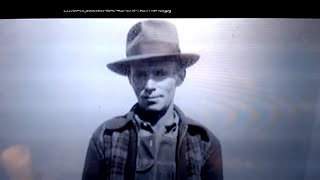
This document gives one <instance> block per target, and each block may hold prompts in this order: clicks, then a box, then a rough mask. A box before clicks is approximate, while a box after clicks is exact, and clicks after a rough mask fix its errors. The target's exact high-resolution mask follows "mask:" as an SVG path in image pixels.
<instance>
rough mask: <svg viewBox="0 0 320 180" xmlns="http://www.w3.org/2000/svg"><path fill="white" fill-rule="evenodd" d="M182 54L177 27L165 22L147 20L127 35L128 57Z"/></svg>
mask: <svg viewBox="0 0 320 180" xmlns="http://www.w3.org/2000/svg"><path fill="white" fill-rule="evenodd" d="M172 53H180V47H179V38H178V33H177V29H176V27H175V25H173V24H172V23H170V22H167V21H163V20H147V21H141V22H139V23H137V24H135V25H134V26H133V27H132V28H131V29H130V30H129V32H128V34H127V43H126V55H127V57H129V56H136V55H146V54H172Z"/></svg>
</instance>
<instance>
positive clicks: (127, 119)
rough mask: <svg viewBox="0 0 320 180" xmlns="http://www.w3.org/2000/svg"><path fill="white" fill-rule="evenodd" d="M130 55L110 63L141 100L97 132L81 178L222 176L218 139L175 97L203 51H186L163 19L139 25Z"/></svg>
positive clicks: (131, 34)
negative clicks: (179, 104) (176, 102)
mask: <svg viewBox="0 0 320 180" xmlns="http://www.w3.org/2000/svg"><path fill="white" fill-rule="evenodd" d="M126 55H127V58H125V59H123V60H120V61H116V62H114V63H110V64H108V65H107V67H108V68H109V69H110V70H112V71H113V72H115V73H117V74H120V75H124V76H127V77H128V79H129V82H130V84H131V86H132V88H133V90H134V92H135V94H136V96H137V100H138V102H137V104H136V105H134V106H133V107H132V109H131V110H130V112H129V113H127V114H126V115H123V116H119V117H115V118H113V119H110V120H108V121H106V122H104V123H103V124H102V125H100V126H99V127H98V128H97V130H96V131H95V132H94V134H93V135H92V137H91V140H90V143H89V147H88V150H87V155H86V160H85V165H84V170H83V174H82V179H83V180H87V179H90V180H97V179H151V180H155V179H170V180H173V179H179V180H180V179H181V180H182V179H183V180H185V179H210V180H222V179H223V171H222V153H221V145H220V142H219V140H218V139H217V138H216V137H215V136H214V135H213V133H212V132H211V131H210V130H208V129H207V128H205V127H204V126H202V125H201V124H199V123H198V122H196V121H194V120H191V119H190V118H188V117H187V116H185V115H184V113H183V112H182V111H181V110H180V109H179V108H178V107H177V106H176V105H175V104H174V102H173V100H174V95H175V89H176V87H178V86H179V85H181V84H182V83H183V81H184V78H185V75H186V68H188V67H189V66H191V65H193V64H194V63H196V62H197V61H198V59H199V55H197V54H190V53H181V52H180V48H179V41H178V34H177V30H176V28H175V26H174V25H173V24H171V23H169V22H167V21H162V20H148V21H142V22H139V23H137V24H135V25H134V26H133V27H132V28H131V29H130V30H129V33H128V35H127V46H126Z"/></svg>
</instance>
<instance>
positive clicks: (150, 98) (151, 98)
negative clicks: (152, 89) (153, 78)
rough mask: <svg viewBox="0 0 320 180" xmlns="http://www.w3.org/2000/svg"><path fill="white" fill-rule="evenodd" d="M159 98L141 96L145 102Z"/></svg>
mask: <svg viewBox="0 0 320 180" xmlns="http://www.w3.org/2000/svg"><path fill="white" fill-rule="evenodd" d="M160 97H161V96H160V95H159V96H142V98H143V99H146V100H155V99H158V98H160Z"/></svg>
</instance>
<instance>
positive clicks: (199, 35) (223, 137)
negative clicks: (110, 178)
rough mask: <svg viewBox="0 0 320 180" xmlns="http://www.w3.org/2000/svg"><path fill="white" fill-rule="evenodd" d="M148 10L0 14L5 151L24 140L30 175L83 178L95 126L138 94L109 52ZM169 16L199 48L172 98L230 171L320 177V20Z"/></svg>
mask: <svg viewBox="0 0 320 180" xmlns="http://www.w3.org/2000/svg"><path fill="white" fill-rule="evenodd" d="M140 20H143V19H1V20H0V153H1V152H4V151H5V150H6V148H9V147H11V146H13V145H21V146H24V147H27V148H28V149H29V150H30V153H31V157H30V159H31V163H32V164H31V167H32V174H33V177H34V179H80V177H81V173H82V168H83V163H84V158H85V153H86V148H87V145H88V142H89V138H90V136H91V135H92V133H93V131H94V130H95V129H96V128H97V127H98V126H99V125H100V124H101V123H103V122H104V121H105V120H108V119H110V118H112V117H114V116H118V115H123V114H125V113H127V112H128V111H129V110H130V108H131V107H132V105H133V104H134V103H135V102H136V98H135V95H134V93H133V90H132V89H131V87H130V84H129V82H128V79H127V78H126V77H124V76H119V75H117V74H114V73H112V72H111V71H109V70H108V69H107V68H106V64H107V63H110V62H113V61H116V60H119V59H122V58H124V57H125V42H126V34H127V31H128V30H129V28H130V27H131V26H132V25H133V24H135V23H136V22H138V21H140ZM167 20H168V21H170V22H172V23H174V24H175V25H176V26H177V29H178V33H179V39H180V48H181V50H182V52H188V53H198V54H199V55H200V60H199V62H198V63H196V64H195V65H194V66H191V67H190V68H188V69H187V76H186V79H185V82H184V83H183V85H182V86H180V87H178V89H177V91H176V97H175V103H176V105H178V106H179V107H180V108H181V109H182V110H183V111H184V112H185V114H186V115H188V116H189V117H191V118H193V119H195V120H197V121H199V122H200V123H202V124H204V125H206V126H207V127H208V128H209V129H210V130H212V131H213V132H214V134H215V135H216V136H217V137H218V138H219V139H220V141H221V144H222V151H223V152H222V153H223V163H224V164H223V166H224V176H225V180H233V179H237V180H270V179H274V180H286V179H288V180H289V179H290V180H301V179H305V180H313V179H320V163H319V162H320V155H319V153H318V152H319V151H320V60H319V58H320V34H319V33H320V20H318V19H241V18H237V19H219V18H218V19H167ZM2 154H3V153H2ZM1 167H3V166H1ZM1 176H3V178H4V176H5V170H4V168H2V170H0V179H2V178H1Z"/></svg>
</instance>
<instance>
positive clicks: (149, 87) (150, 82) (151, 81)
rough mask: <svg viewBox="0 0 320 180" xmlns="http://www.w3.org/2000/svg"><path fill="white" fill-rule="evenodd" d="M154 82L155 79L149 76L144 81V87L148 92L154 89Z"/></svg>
mask: <svg viewBox="0 0 320 180" xmlns="http://www.w3.org/2000/svg"><path fill="white" fill-rule="evenodd" d="M155 84H156V81H155V80H154V79H153V78H151V77H149V78H148V79H147V81H146V85H145V89H146V90H147V91H149V92H152V91H153V90H155Z"/></svg>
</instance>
